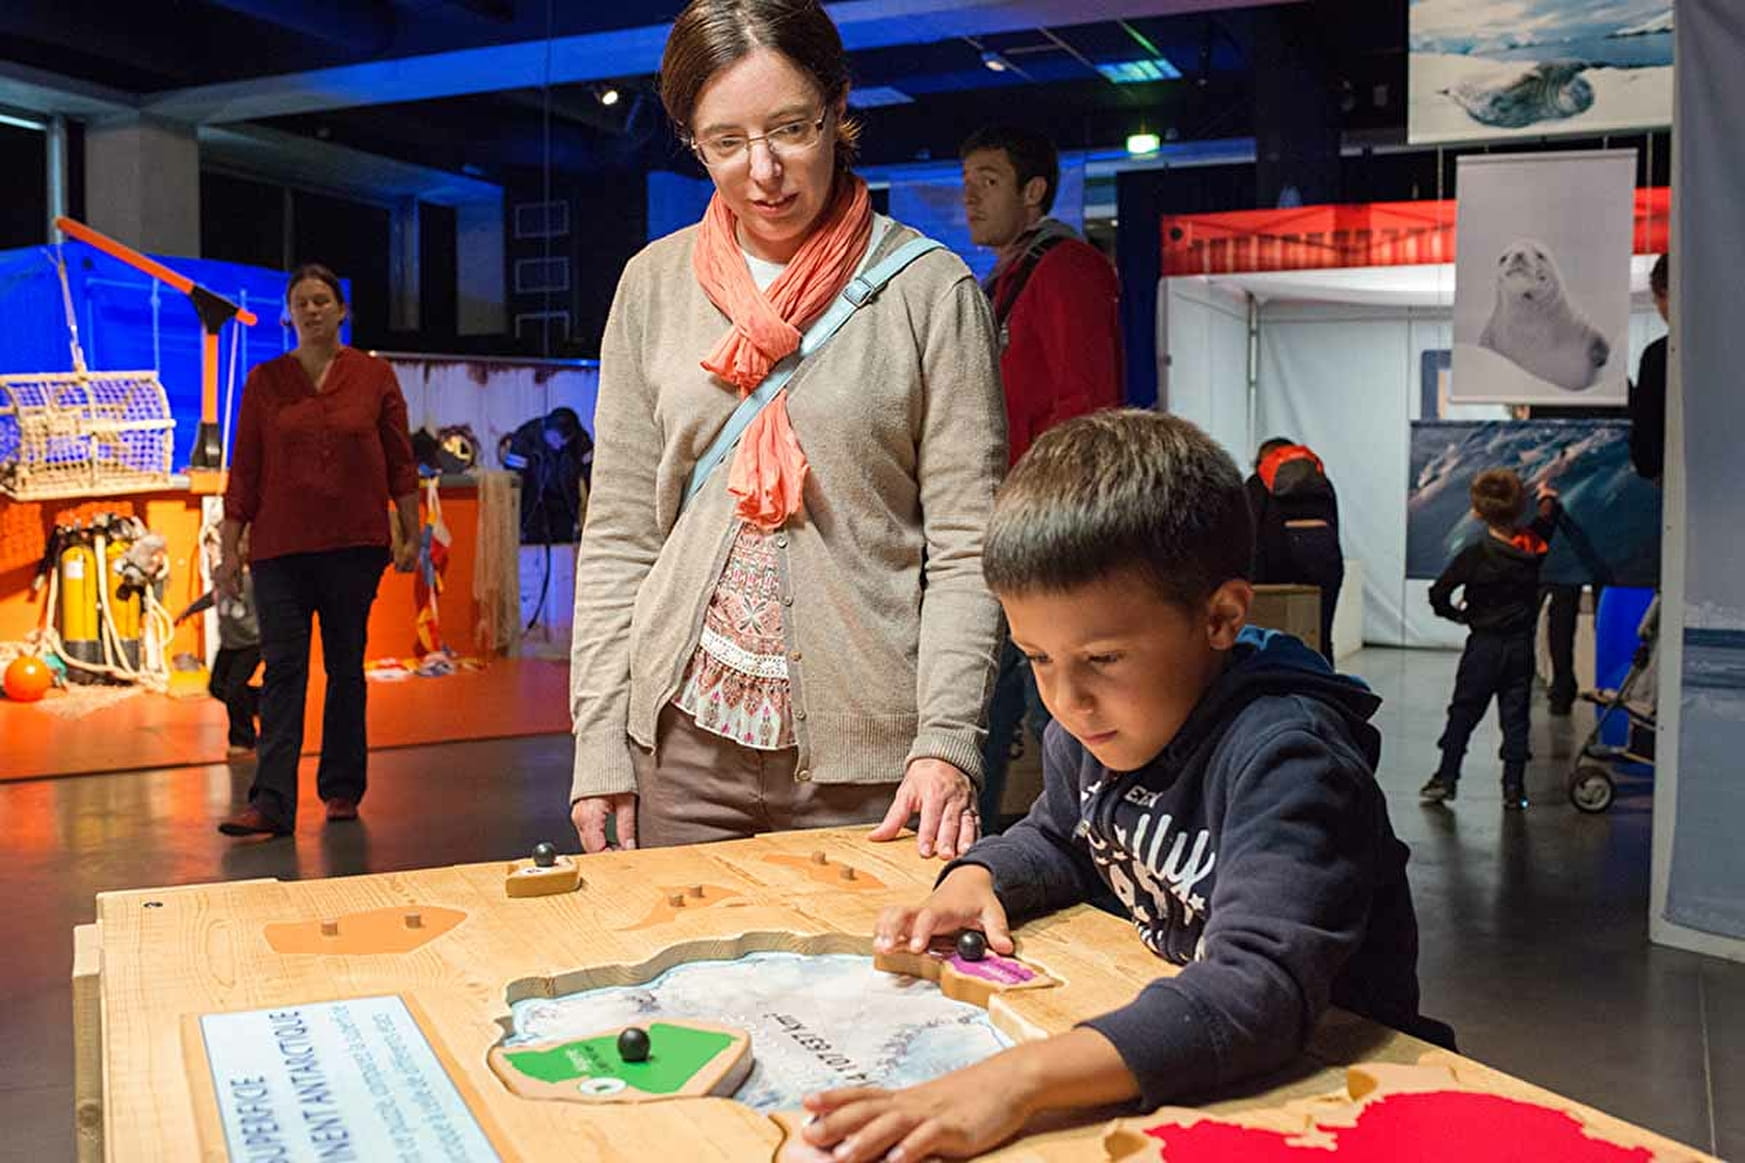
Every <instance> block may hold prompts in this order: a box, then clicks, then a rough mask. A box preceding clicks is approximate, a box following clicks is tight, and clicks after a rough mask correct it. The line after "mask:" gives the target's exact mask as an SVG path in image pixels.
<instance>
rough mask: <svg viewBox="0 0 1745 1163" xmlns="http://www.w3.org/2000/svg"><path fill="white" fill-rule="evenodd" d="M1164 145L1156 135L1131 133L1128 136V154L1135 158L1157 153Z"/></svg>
mask: <svg viewBox="0 0 1745 1163" xmlns="http://www.w3.org/2000/svg"><path fill="white" fill-rule="evenodd" d="M1162 144H1163V142H1162V141H1161V140H1159V138H1158V136H1157V134H1155V133H1130V134H1128V135H1127V152H1128V154H1130V155H1131V156H1133V157H1142V156H1144V155H1145V154H1148V153H1156V152H1157V150H1158V147H1159V146H1161V145H1162Z"/></svg>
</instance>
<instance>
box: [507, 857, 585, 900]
mask: <svg viewBox="0 0 1745 1163" xmlns="http://www.w3.org/2000/svg"><path fill="white" fill-rule="evenodd" d="M580 887H582V866H581V864H580V862H579V861H577V860H576V858H575V857H573V856H559V857H557V858H556V859H555V861H554V862H553V863H552V865H551V866H550V867H548V868H542V867H540V866H539V865H538V864H537V863H535V862H534V861H531V860H512V861H510V862H509V863H508V864H506V865H504V866H503V892H504V894H505V895H507V896H510V897H530V896H555V895H557V894H558V893H562V892H575V891H576V890H577V889H578V888H580Z"/></svg>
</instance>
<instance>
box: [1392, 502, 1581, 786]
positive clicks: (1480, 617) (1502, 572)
mask: <svg viewBox="0 0 1745 1163" xmlns="http://www.w3.org/2000/svg"><path fill="white" fill-rule="evenodd" d="M1525 496H1526V488H1525V487H1524V486H1523V485H1522V484H1521V478H1520V477H1519V476H1517V475H1515V473H1514V472H1512V471H1511V470H1509V469H1506V468H1493V469H1486V470H1485V471H1484V472H1481V473H1479V474H1478V475H1477V476H1476V477H1474V478H1473V479H1472V512H1473V515H1474V516H1475V517H1477V518H1478V519H1479V520H1480V521H1483V522H1484V524H1485V535H1484V536H1483V537H1480V538H1479V539H1478V540H1477V541H1474V542H1473V543H1472V544H1471V545H1468V546H1467V547H1466V548H1465V549H1463V550H1461V551H1460V553H1459V554H1458V555H1456V556H1455V558H1454V560H1453V561H1451V562H1449V563H1448V568H1447V569H1445V570H1443V571H1442V576H1441V577H1439V578H1437V579H1436V583H1435V584H1434V585H1432V586H1431V587H1430V606H1431V608H1432V609H1434V610H1435V611H1436V613H1437V614H1439V615H1441V616H1442V617H1444V618H1447V619H1449V620H1451V621H1455V622H1460V623H1462V624H1464V625H1466V626H1468V627H1470V628H1471V633H1469V634H1468V635H1467V637H1466V650H1465V651H1464V652H1463V653H1462V654H1461V656H1460V670H1459V672H1458V673H1457V675H1456V676H1455V679H1454V699H1453V701H1452V702H1450V703H1449V704H1448V726H1447V728H1446V729H1445V730H1444V731H1443V732H1442V739H1441V740H1440V742H1439V744H1438V745H1439V746H1440V747H1441V748H1442V765H1441V766H1440V767H1439V768H1437V769H1436V774H1435V775H1433V776H1431V777H1430V782H1429V783H1426V784H1425V785H1424V786H1423V788H1422V789H1420V790H1419V793H1418V794H1419V795H1420V796H1422V797H1423V798H1424V799H1425V800H1429V801H1432V802H1440V803H1447V802H1450V801H1452V800H1453V799H1454V797H1455V793H1456V792H1457V791H1458V789H1459V787H1460V761H1461V760H1462V759H1463V758H1464V757H1465V755H1466V743H1467V740H1468V739H1470V738H1471V737H1472V731H1473V728H1474V727H1477V726H1478V722H1479V720H1480V719H1482V718H1484V711H1485V707H1487V706H1488V705H1489V704H1490V701H1491V697H1492V696H1493V695H1494V696H1496V700H1497V718H1499V719H1500V720H1501V721H1502V726H1503V750H1502V760H1503V807H1504V808H1505V809H1506V810H1508V811H1512V812H1518V811H1520V810H1521V809H1523V808H1525V807H1526V806H1527V793H1526V785H1525V776H1526V773H1527V760H1528V759H1530V758H1532V756H1531V755H1530V754H1529V753H1528V750H1527V735H1528V732H1529V729H1530V727H1531V708H1532V705H1533V673H1534V657H1533V655H1534V651H1533V633H1534V630H1535V628H1536V627H1537V625H1538V622H1539V567H1540V566H1541V565H1542V564H1544V562H1545V554H1546V553H1547V552H1548V551H1549V549H1550V544H1551V534H1552V531H1553V530H1554V529H1555V528H1556V525H1557V494H1556V493H1554V492H1552V491H1551V490H1550V489H1546V488H1542V489H1540V492H1539V515H1538V517H1537V519H1536V520H1534V521H1533V523H1532V524H1531V525H1528V526H1527V527H1526V528H1520V527H1518V526H1519V522H1520V519H1521V502H1522V500H1523V498H1524V497H1525ZM1455 590H1464V591H1465V593H1464V594H1463V596H1462V600H1461V603H1460V605H1458V606H1456V605H1455V604H1454V600H1453V599H1454V591H1455Z"/></svg>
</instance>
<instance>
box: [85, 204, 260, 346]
mask: <svg viewBox="0 0 1745 1163" xmlns="http://www.w3.org/2000/svg"><path fill="white" fill-rule="evenodd" d="M55 226H56V228H57V229H59V230H60V231H61V232H62V233H63V234H66V235H68V236H69V237H71V238H76V239H78V240H79V241H80V242H85V243H89V244H90V245H92V246H94V247H96V248H97V249H98V250H100V251H102V252H103V253H104V254H106V255H109V256H110V257H111V258H116V259H120V260H121V261H122V262H124V263H126V264H127V265H128V266H130V267H133V268H134V269H135V270H137V271H140V272H142V273H144V274H148V275H150V276H151V277H152V278H154V279H157V280H158V281H159V282H163V283H168V284H169V285H170V286H171V287H174V288H175V289H176V290H178V291H180V292H182V294H184V295H192V294H193V293H194V280H193V279H190V278H189V277H188V276H187V275H181V274H177V273H176V272H175V271H173V270H171V269H170V268H169V267H167V266H165V265H164V264H163V263H161V262H158V261H157V260H156V259H154V258H148V257H147V256H145V255H143V254H141V253H139V252H138V251H137V250H134V249H133V248H132V247H131V246H128V245H126V244H125V243H120V242H116V241H115V240H114V239H113V238H110V237H109V236H108V235H107V234H104V233H102V232H101V231H97V230H92V229H91V228H90V227H89V226H86V225H85V224H84V223H82V222H74V221H73V220H72V219H71V218H56V219H55ZM236 319H237V322H239V323H243V324H245V325H247V326H249V327H253V326H254V325H255V324H256V323H259V322H260V319H259V317H258V316H256V315H255V313H254V312H253V311H245V310H243V309H242V308H240V307H238V308H237V310H236Z"/></svg>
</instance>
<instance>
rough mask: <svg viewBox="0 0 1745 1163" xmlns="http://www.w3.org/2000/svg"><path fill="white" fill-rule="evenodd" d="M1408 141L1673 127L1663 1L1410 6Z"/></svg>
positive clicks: (1509, 0) (1427, 2) (1469, 1)
mask: <svg viewBox="0 0 1745 1163" xmlns="http://www.w3.org/2000/svg"><path fill="white" fill-rule="evenodd" d="M1408 20H1409V26H1408V37H1409V40H1410V44H1411V56H1410V64H1409V67H1408V88H1409V90H1410V96H1409V100H1408V106H1407V112H1406V138H1407V140H1408V141H1411V142H1412V143H1414V144H1417V143H1428V142H1453V141H1475V140H1486V139H1494V138H1499V137H1544V136H1546V135H1548V134H1583V135H1588V136H1596V135H1599V134H1602V133H1616V132H1618V131H1619V130H1626V129H1656V128H1662V127H1664V126H1668V125H1671V124H1672V42H1673V31H1672V29H1673V25H1672V0H1412V3H1411V12H1410V16H1409V17H1408Z"/></svg>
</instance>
